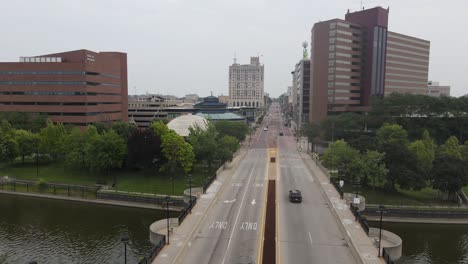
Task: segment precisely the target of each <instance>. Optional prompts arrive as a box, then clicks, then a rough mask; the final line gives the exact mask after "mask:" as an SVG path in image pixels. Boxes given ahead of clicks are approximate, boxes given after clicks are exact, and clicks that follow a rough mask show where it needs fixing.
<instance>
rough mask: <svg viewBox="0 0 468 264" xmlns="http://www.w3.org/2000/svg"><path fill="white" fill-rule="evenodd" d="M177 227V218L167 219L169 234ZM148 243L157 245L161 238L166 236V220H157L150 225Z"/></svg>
mask: <svg viewBox="0 0 468 264" xmlns="http://www.w3.org/2000/svg"><path fill="white" fill-rule="evenodd" d="M177 226H179V219H178V218H169V232H170V231H171V230H172V228H174V227H177ZM149 229H150V242H151V243H152V244H153V245H157V244H158V242H159V241H160V240H161V236H166V235H167V218H166V219H161V220H158V221H156V222H154V223H152V224H151V225H150V228H149Z"/></svg>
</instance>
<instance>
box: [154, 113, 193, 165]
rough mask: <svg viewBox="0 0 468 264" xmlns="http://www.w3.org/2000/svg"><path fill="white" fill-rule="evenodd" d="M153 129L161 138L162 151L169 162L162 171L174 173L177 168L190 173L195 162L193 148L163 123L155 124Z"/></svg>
mask: <svg viewBox="0 0 468 264" xmlns="http://www.w3.org/2000/svg"><path fill="white" fill-rule="evenodd" d="M151 128H152V129H153V130H154V133H155V134H156V135H158V136H160V137H161V141H162V143H161V150H162V153H163V156H164V158H165V159H166V160H167V162H166V164H164V165H163V166H162V167H161V170H166V171H167V170H170V171H171V172H172V173H173V172H174V170H175V169H176V168H181V169H183V170H184V171H185V172H186V173H187V172H189V171H190V170H191V169H192V166H193V162H194V160H195V154H194V153H193V148H192V146H191V145H190V144H189V143H187V142H185V140H184V138H183V137H181V136H179V135H177V134H176V133H175V132H174V131H173V130H170V129H169V128H168V127H167V126H166V125H165V124H164V123H163V122H161V121H157V122H153V123H152V124H151Z"/></svg>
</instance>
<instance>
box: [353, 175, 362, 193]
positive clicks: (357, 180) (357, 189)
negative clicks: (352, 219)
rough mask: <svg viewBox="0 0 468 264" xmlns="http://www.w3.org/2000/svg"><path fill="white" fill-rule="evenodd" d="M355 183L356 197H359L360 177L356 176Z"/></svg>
mask: <svg viewBox="0 0 468 264" xmlns="http://www.w3.org/2000/svg"><path fill="white" fill-rule="evenodd" d="M353 185H354V186H355V187H356V198H358V197H359V185H361V181H360V179H359V177H357V178H356V180H355V182H354V184H353Z"/></svg>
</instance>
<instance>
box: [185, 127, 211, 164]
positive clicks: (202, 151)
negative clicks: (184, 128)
mask: <svg viewBox="0 0 468 264" xmlns="http://www.w3.org/2000/svg"><path fill="white" fill-rule="evenodd" d="M189 131H190V134H189V136H188V138H187V141H188V142H189V143H190V145H192V148H193V151H194V153H195V158H196V159H197V160H198V161H206V162H207V163H208V167H209V169H210V170H211V167H212V162H213V159H214V158H215V157H216V155H215V154H216V147H217V146H216V145H217V144H216V136H217V133H216V128H215V126H214V125H213V123H212V122H209V123H208V124H207V127H206V129H205V130H203V129H201V128H200V127H199V126H195V127H190V128H189Z"/></svg>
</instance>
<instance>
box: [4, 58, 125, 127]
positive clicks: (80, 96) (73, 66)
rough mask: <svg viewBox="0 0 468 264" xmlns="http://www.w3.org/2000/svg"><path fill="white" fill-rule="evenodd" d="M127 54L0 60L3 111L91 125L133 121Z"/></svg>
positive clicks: (80, 124)
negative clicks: (43, 115) (15, 60)
mask: <svg viewBox="0 0 468 264" xmlns="http://www.w3.org/2000/svg"><path fill="white" fill-rule="evenodd" d="M127 96H128V94H127V54H125V53H121V52H99V53H97V52H92V51H89V50H76V51H70V52H63V53H55V54H48V55H41V56H35V57H21V58H20V62H2V63H0V111H1V112H29V113H34V114H36V113H40V114H46V115H47V116H48V118H50V119H51V120H52V121H54V122H61V123H64V124H73V125H76V126H86V125H88V124H91V123H96V122H111V121H116V120H124V121H127V120H128V116H127V109H128V103H127V100H128V97H127Z"/></svg>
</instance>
